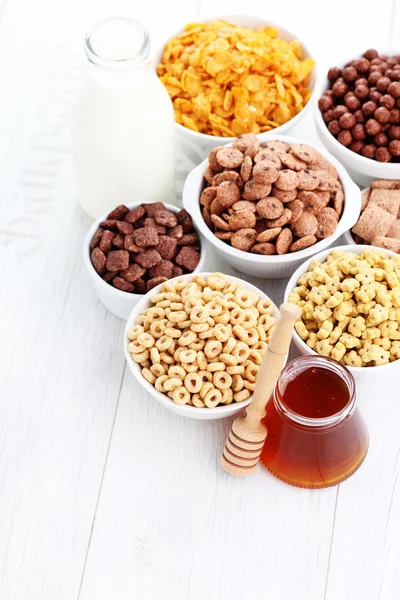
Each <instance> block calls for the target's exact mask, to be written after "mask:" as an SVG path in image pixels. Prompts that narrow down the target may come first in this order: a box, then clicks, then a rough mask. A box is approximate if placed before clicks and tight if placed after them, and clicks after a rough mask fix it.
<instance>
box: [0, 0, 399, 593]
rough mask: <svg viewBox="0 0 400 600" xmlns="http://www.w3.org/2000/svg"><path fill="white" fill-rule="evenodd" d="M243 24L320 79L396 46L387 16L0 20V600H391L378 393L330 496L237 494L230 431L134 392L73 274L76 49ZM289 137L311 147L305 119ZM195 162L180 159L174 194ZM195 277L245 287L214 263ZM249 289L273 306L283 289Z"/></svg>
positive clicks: (359, 11) (77, 234)
mask: <svg viewBox="0 0 400 600" xmlns="http://www.w3.org/2000/svg"><path fill="white" fill-rule="evenodd" d="M243 11H246V12H249V13H251V12H253V13H258V14H265V15H266V16H267V18H269V19H271V20H272V21H274V20H276V21H280V22H282V23H284V24H285V25H286V27H287V28H288V29H292V30H293V31H294V32H299V34H300V32H301V37H302V38H304V39H306V38H307V40H309V42H310V45H312V46H313V47H315V49H316V53H318V55H319V56H320V57H321V61H320V62H321V63H322V64H323V65H329V64H330V62H331V60H332V58H331V57H335V56H336V55H337V54H339V52H340V54H342V53H344V54H346V52H349V53H354V54H357V53H358V51H360V50H364V49H365V48H367V47H370V46H379V44H382V46H387V44H388V40H389V36H390V35H391V36H392V38H391V41H392V43H394V42H395V40H396V39H397V38H396V33H398V31H399V28H400V9H399V4H398V2H396V3H395V2H392V1H391V0H388V1H385V2H381V3H380V5H379V10H377V7H376V4H375V2H373V1H372V0H353V2H345V1H344V0H338V2H336V3H335V9H334V10H332V11H330V8H328V9H327V7H326V6H325V4H324V3H321V2H319V1H317V0H312V1H311V0H309V1H308V2H305V3H298V2H294V0H291V2H290V3H289V2H286V3H275V4H273V5H272V4H269V5H268V6H266V5H265V3H261V2H259V1H255V0H251V1H249V2H247V3H246V5H245V6H243V3H239V2H238V1H237V0H230V1H229V2H228V1H227V0H213V2H210V0H199V2H186V3H184V2H182V0H171V1H170V2H168V3H166V2H160V1H158V0H157V1H154V2H152V3H142V4H138V3H132V2H131V0H129V1H128V0H113V1H111V0H96V1H95V0H86V1H85V2H83V3H82V2H79V1H78V0H70V1H69V2H65V1H64V0H54V1H53V2H49V1H48V0H36V1H35V2H28V0H0V76H1V81H2V84H3V85H2V89H3V90H4V93H2V94H1V95H0V161H1V164H2V167H3V168H2V169H1V170H0V184H1V191H2V194H1V196H0V264H1V265H2V283H1V284H0V334H1V335H0V365H1V368H0V449H1V452H0V530H1V536H0V565H1V569H0V598H1V599H2V600H3V598H4V599H5V600H54V599H57V600H71V599H73V600H74V599H77V598H78V595H79V597H80V599H81V600H109V599H114V598H116V599H118V600H125V599H127V600H128V599H129V600H131V599H132V598H140V599H141V600H186V599H188V600H200V599H201V600H204V599H207V600H208V599H210V600H214V599H215V600H228V599H229V600H248V599H250V598H251V599H252V598H256V599H258V598H264V597H268V600H293V599H294V598H295V600H348V599H349V600H350V598H351V599H352V600H361V598H362V600H393V599H394V598H397V596H398V595H399V589H400V574H399V573H400V567H399V564H400V545H399V538H398V531H399V527H400V512H399V506H400V501H399V500H400V498H399V495H400V492H399V484H398V475H399V471H400V464H399V463H400V461H399V452H400V450H399V441H398V435H397V430H396V423H397V422H398V418H399V416H400V415H399V414H398V413H399V408H398V400H397V397H396V392H395V390H396V387H395V386H396V384H395V383H393V382H389V381H383V382H380V389H379V402H380V403H381V404H382V405H383V406H384V407H385V411H382V412H381V414H380V416H379V417H378V418H377V417H376V414H375V413H376V402H377V391H376V389H375V390H374V389H360V390H359V399H360V405H361V407H362V409H363V412H364V414H365V416H366V419H367V422H368V425H369V427H370V431H371V449H370V453H369V455H368V457H367V460H366V462H365V464H364V465H363V467H362V468H361V469H360V471H359V472H357V473H356V475H354V477H353V478H351V479H350V480H349V481H347V482H345V483H343V484H341V485H340V487H339V488H333V489H328V490H323V491H304V490H298V489H294V488H290V487H288V486H286V485H285V484H283V483H281V482H279V481H277V480H275V479H274V478H272V477H271V476H269V475H268V474H266V473H265V472H264V471H263V469H262V468H261V467H259V468H258V469H257V471H256V472H255V473H254V474H253V475H252V476H251V477H250V478H248V479H247V480H238V479H235V478H233V477H230V476H228V475H227V474H225V473H224V472H223V471H222V469H221V468H220V466H219V458H220V454H221V451H222V448H223V444H224V442H225V439H226V435H227V433H228V430H229V427H230V424H231V422H230V420H224V421H220V422H195V421H191V420H187V419H183V418H179V417H178V416H175V415H173V414H172V413H169V412H168V411H166V410H165V409H163V408H162V407H161V406H159V405H158V404H156V403H155V402H154V400H152V399H151V398H149V397H148V396H147V395H146V394H145V393H144V392H143V391H142V389H141V388H140V387H139V386H137V385H136V384H135V382H134V380H133V378H132V377H131V375H130V373H128V372H126V371H125V370H124V358H123V353H122V340H121V336H122V330H123V323H122V322H121V321H119V320H118V319H116V318H115V317H113V316H112V315H110V314H109V313H107V311H106V310H105V309H104V308H103V307H102V306H101V305H100V303H99V302H98V300H97V298H96V296H95V293H94V291H93V289H92V288H91V286H90V282H89V281H88V279H87V278H86V275H85V273H84V272H83V265H82V262H81V244H82V241H83V237H84V234H85V232H86V230H87V227H88V225H89V221H88V220H87V219H86V218H85V217H84V216H83V215H82V213H81V212H80V211H79V209H78V207H77V206H76V204H75V192H74V184H73V174H72V169H71V161H70V148H69V141H68V128H69V113H70V108H71V105H72V101H73V96H74V92H75V90H76V87H77V85H78V82H79V79H78V77H79V61H77V60H76V55H77V53H78V54H79V52H81V44H82V42H81V39H82V36H83V33H84V31H85V29H86V28H87V27H88V26H89V25H90V24H92V23H93V22H94V21H96V20H97V19H100V18H103V17H106V16H109V15H110V14H113V15H115V14H123V15H126V16H131V17H133V18H136V19H137V20H139V21H142V22H143V23H144V24H146V25H147V26H148V28H149V30H150V33H151V35H152V38H153V40H154V46H157V44H158V42H159V41H160V40H161V39H162V38H163V37H164V36H165V35H166V33H167V32H170V31H171V32H174V31H175V30H176V29H177V28H179V26H180V25H181V23H184V22H188V21H191V20H193V19H195V18H196V16H197V15H200V16H205V15H209V14H217V13H219V14H232V13H235V12H236V13H242V12H243ZM266 13H268V14H266ZM328 13H329V14H328ZM327 20H328V21H329V26H327V25H324V26H323V27H321V26H319V25H318V22H322V23H324V24H325V23H326V21H327ZM354 23H358V26H357V28H355V26H354ZM397 37H398V36H397ZM296 133H297V135H300V136H306V137H308V138H309V139H310V140H314V141H316V140H317V137H316V133H315V131H314V128H313V124H312V117H311V115H309V116H308V117H307V119H305V120H304V122H303V123H302V124H300V126H299V127H298V128H297V129H296V131H294V132H293V135H295V134H296ZM200 158H201V155H200V153H199V152H198V151H197V150H196V149H192V148H190V147H187V146H185V147H183V146H181V148H180V151H179V166H178V179H179V181H178V185H177V187H178V190H179V189H181V187H182V180H183V178H184V175H185V173H186V172H187V170H188V169H189V168H190V166H191V165H193V164H195V163H196V162H198V161H199V160H200ZM206 268H207V269H210V270H212V269H215V270H222V271H224V272H226V273H228V274H233V275H237V276H239V277H243V278H245V279H248V277H247V276H243V275H242V274H241V273H237V272H236V271H234V270H233V269H231V268H230V267H228V266H227V265H226V264H224V263H223V262H221V261H220V260H215V259H214V258H213V256H212V253H211V252H209V259H208V263H207V265H206ZM251 283H253V284H255V285H257V286H259V287H260V288H261V289H263V290H264V291H265V292H267V293H268V294H269V295H270V296H271V298H272V299H273V300H274V302H275V303H277V304H279V303H280V301H281V300H282V297H283V289H284V285H285V281H278V280H277V281H265V280H264V281H263V280H260V279H256V278H251ZM121 386H122V387H121ZM332 533H333V536H332ZM81 583H82V586H81V588H80V584H81Z"/></svg>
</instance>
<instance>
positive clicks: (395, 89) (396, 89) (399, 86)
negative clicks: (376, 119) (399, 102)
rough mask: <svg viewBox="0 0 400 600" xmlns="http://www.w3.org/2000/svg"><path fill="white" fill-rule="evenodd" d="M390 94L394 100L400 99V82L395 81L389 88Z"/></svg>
mask: <svg viewBox="0 0 400 600" xmlns="http://www.w3.org/2000/svg"><path fill="white" fill-rule="evenodd" d="M387 91H388V94H390V95H391V96H392V97H393V98H399V97H400V81H393V82H392V83H391V84H390V85H389V86H388V87H387Z"/></svg>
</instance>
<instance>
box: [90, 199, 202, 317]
mask: <svg viewBox="0 0 400 600" xmlns="http://www.w3.org/2000/svg"><path fill="white" fill-rule="evenodd" d="M140 204H142V203H141V202H134V203H132V204H127V205H126V206H127V207H128V208H129V209H130V210H132V208H135V207H136V206H140ZM164 206H165V207H166V208H167V209H168V210H170V211H171V212H173V213H174V214H177V213H178V212H179V211H180V210H181V209H180V208H179V207H177V206H173V205H172V204H165V203H164ZM106 219H107V215H103V216H102V217H100V218H99V219H97V221H95V222H94V223H93V225H92V226H91V228H90V229H89V231H88V232H87V234H86V237H85V241H84V242H83V262H84V263H85V266H86V269H87V272H88V273H89V277H90V279H91V280H92V283H93V286H94V288H95V290H96V292H97V295H98V297H99V299H100V301H101V302H102V303H103V304H104V306H105V307H106V308H107V309H108V310H109V311H110V312H111V313H113V315H115V316H116V317H119V318H120V319H127V318H128V316H129V314H130V312H131V310H132V307H133V306H134V305H135V304H136V302H138V301H139V300H140V299H141V298H143V297H144V296H145V294H132V293H130V292H123V291H122V290H118V289H117V288H115V287H114V286H112V285H110V284H109V283H107V282H106V281H104V279H102V278H101V277H100V275H99V274H98V273H97V272H96V271H95V269H94V267H93V265H92V262H91V260H90V253H91V250H90V242H91V241H92V239H93V236H94V234H95V233H96V231H97V230H98V228H99V225H100V223H101V222H102V221H105V220H106ZM193 228H194V230H195V231H196V232H197V234H198V236H199V238H200V261H199V264H198V265H197V267H196V268H195V270H194V271H193V273H198V272H199V271H201V269H202V268H203V265H204V261H205V259H206V244H205V242H204V240H203V239H202V237H201V234H200V231H199V230H198V228H197V227H196V225H195V223H194V221H193Z"/></svg>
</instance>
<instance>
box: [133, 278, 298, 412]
mask: <svg viewBox="0 0 400 600" xmlns="http://www.w3.org/2000/svg"><path fill="white" fill-rule="evenodd" d="M199 275H200V276H201V277H204V278H207V277H209V275H212V273H199ZM225 278H226V280H227V281H228V282H229V281H234V282H235V283H238V284H240V286H241V287H242V288H244V289H245V290H250V291H252V292H255V293H256V294H258V295H259V296H260V298H268V299H269V300H270V298H269V297H268V296H267V295H266V294H264V292H262V291H261V290H259V289H258V288H256V287H255V286H254V285H251V283H248V282H247V281H243V280H242V279H238V278H237V277H232V276H230V275H225ZM176 279H185V280H186V281H191V280H192V274H188V275H182V276H181V277H176ZM171 281H173V280H171ZM161 288H162V284H161V285H158V286H156V287H155V288H153V289H152V290H150V292H148V293H147V294H146V295H145V296H143V297H142V298H141V300H139V302H138V303H137V304H136V306H135V307H134V308H133V310H132V312H131V314H130V315H129V318H128V321H127V323H126V327H125V331H124V352H125V358H126V362H127V363H128V366H129V368H130V370H131V372H132V375H133V376H134V377H135V379H136V380H137V381H138V383H140V385H141V386H142V387H143V388H144V389H145V390H146V392H148V393H149V394H150V396H152V397H153V398H154V399H155V400H157V402H159V403H160V404H162V406H164V407H165V408H168V410H172V412H174V413H176V414H178V415H182V416H183V417H189V418H191V419H202V420H210V419H223V418H224V417H230V416H232V415H234V414H236V413H237V412H239V411H241V410H242V409H243V408H245V407H246V406H248V405H249V404H250V402H251V400H252V398H253V395H251V396H250V397H249V398H248V399H247V400H244V401H243V402H232V404H228V405H227V406H216V407H215V408H197V407H196V406H187V405H183V406H180V405H179V404H175V403H174V402H173V401H172V400H171V399H170V398H169V397H168V396H167V395H166V394H162V393H161V392H158V391H157V390H156V389H155V387H154V386H152V385H151V383H149V382H148V381H147V380H146V379H145V378H144V377H143V376H142V374H141V367H140V365H138V363H136V362H135V361H134V360H132V357H131V354H130V352H129V350H128V345H129V343H130V340H129V338H128V331H129V330H130V329H131V327H133V325H135V323H136V319H137V318H138V316H139V315H140V314H142V312H143V311H144V310H146V308H150V306H154V305H153V304H152V302H151V300H150V299H151V298H152V297H153V296H155V295H156V294H159V293H160V292H161ZM271 302H272V300H271ZM273 316H274V317H275V318H276V319H279V317H280V313H279V310H278V308H277V307H276V305H275V304H274V312H273ZM285 362H286V361H285ZM267 400H268V398H266V399H265V402H267Z"/></svg>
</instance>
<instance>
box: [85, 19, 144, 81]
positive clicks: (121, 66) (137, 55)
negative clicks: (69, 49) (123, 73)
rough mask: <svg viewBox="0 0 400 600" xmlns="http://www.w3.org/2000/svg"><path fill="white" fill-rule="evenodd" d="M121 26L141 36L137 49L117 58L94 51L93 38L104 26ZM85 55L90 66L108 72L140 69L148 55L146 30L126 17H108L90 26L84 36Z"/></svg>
mask: <svg viewBox="0 0 400 600" xmlns="http://www.w3.org/2000/svg"><path fill="white" fill-rule="evenodd" d="M115 25H117V26H123V27H124V28H126V27H130V28H133V29H135V30H136V32H138V33H139V34H140V35H141V40H140V44H139V46H138V49H137V50H135V51H132V53H128V54H127V56H121V57H118V58H115V57H110V56H107V55H106V54H103V53H101V52H99V51H98V50H96V48H95V43H94V36H95V35H96V34H97V33H98V32H99V31H100V30H101V29H102V28H104V27H106V26H115ZM84 44H85V53H86V56H87V58H88V60H89V62H91V63H92V64H94V65H96V66H98V67H103V68H105V69H110V70H127V69H135V68H138V67H140V66H141V65H142V64H143V62H144V61H145V60H146V59H147V58H148V56H149V53H150V37H149V33H148V31H147V29H146V28H145V27H144V26H143V25H142V24H141V23H139V22H138V21H135V20H134V19H130V18H128V17H108V18H106V19H103V20H101V21H98V22H97V23H95V24H94V25H92V26H91V27H90V28H89V29H88V31H87V32H86V35H85V40H84Z"/></svg>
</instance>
